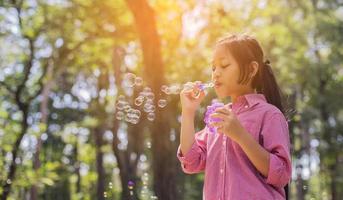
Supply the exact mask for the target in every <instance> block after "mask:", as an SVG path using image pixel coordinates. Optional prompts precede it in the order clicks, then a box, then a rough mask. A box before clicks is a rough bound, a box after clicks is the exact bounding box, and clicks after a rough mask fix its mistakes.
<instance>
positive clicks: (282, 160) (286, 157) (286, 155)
mask: <svg viewBox="0 0 343 200" xmlns="http://www.w3.org/2000/svg"><path fill="white" fill-rule="evenodd" d="M262 134H263V138H264V148H265V149H266V150H267V151H269V152H270V159H269V171H268V175H267V177H266V182H267V183H268V184H271V185H273V186H275V187H279V188H281V187H284V186H285V185H286V184H287V183H288V182H289V181H290V178H291V173H292V167H291V159H290V142H289V132H288V125H287V121H286V119H285V118H284V116H283V115H282V114H281V113H280V114H279V113H277V114H273V115H272V116H271V117H270V118H269V119H268V121H267V122H266V127H265V128H264V129H263V130H262Z"/></svg>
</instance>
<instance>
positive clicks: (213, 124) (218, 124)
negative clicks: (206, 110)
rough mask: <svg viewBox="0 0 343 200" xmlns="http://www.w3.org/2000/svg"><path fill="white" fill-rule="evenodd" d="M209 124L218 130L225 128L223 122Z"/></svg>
mask: <svg viewBox="0 0 343 200" xmlns="http://www.w3.org/2000/svg"><path fill="white" fill-rule="evenodd" d="M209 124H210V126H213V127H216V128H219V127H223V126H224V123H223V121H218V122H210V123H209Z"/></svg>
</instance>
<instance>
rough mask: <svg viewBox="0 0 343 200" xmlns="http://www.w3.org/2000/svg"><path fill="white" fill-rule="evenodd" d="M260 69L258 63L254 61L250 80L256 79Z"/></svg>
mask: <svg viewBox="0 0 343 200" xmlns="http://www.w3.org/2000/svg"><path fill="white" fill-rule="evenodd" d="M258 67H259V65H258V63H257V62H256V61H252V62H251V63H250V69H251V72H250V75H249V77H250V78H252V77H254V76H255V75H256V74H257V71H258Z"/></svg>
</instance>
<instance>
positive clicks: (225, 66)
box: [212, 64, 230, 71]
mask: <svg viewBox="0 0 343 200" xmlns="http://www.w3.org/2000/svg"><path fill="white" fill-rule="evenodd" d="M228 66H230V64H227V65H224V66H221V68H223V69H225V68H227V67H228ZM215 69H216V67H212V71H214V70H215Z"/></svg>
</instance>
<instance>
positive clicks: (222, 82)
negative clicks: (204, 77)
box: [212, 45, 250, 98]
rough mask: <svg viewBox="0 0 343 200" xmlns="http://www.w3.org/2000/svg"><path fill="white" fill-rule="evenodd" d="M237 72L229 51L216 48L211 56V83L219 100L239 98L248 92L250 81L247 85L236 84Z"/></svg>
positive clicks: (234, 61)
mask: <svg viewBox="0 0 343 200" xmlns="http://www.w3.org/2000/svg"><path fill="white" fill-rule="evenodd" d="M239 72H240V68H239V65H238V63H237V61H236V60H235V59H234V57H233V56H232V55H231V53H230V52H229V50H228V49H226V48H225V47H223V46H220V45H219V46H217V47H216V49H215V51H214V56H213V63H212V81H213V82H214V84H215V86H214V88H215V91H216V94H217V96H218V97H219V98H225V97H228V96H231V97H233V96H239V95H242V94H244V93H245V92H246V91H247V90H249V85H250V81H249V83H248V84H247V85H243V84H239V83H238V79H239Z"/></svg>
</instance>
